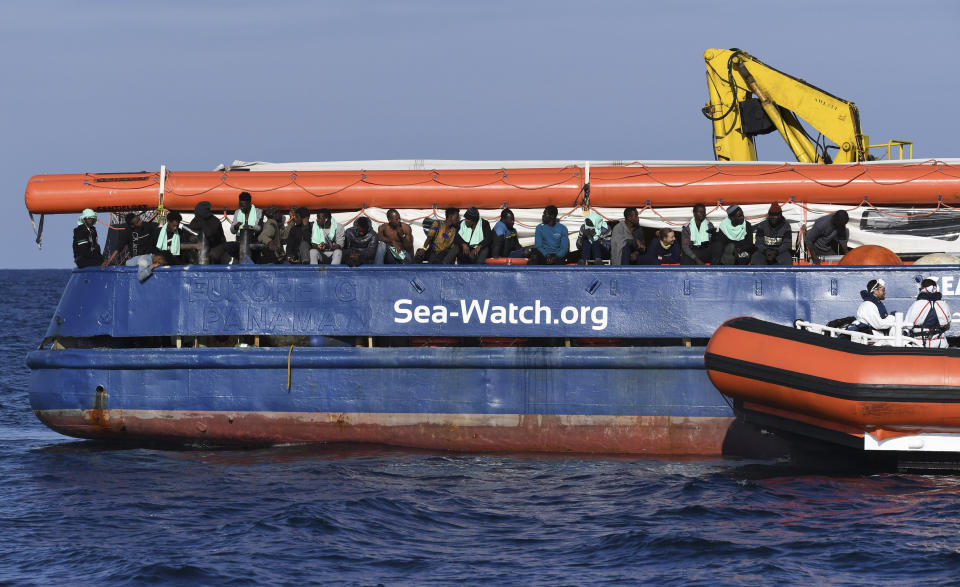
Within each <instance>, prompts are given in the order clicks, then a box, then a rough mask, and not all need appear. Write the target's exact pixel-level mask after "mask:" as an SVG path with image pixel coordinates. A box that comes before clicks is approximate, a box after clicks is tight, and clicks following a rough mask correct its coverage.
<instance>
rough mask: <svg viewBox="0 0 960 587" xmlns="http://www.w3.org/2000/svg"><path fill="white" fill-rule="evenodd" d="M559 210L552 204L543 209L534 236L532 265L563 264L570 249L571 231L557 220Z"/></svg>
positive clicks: (531, 256)
mask: <svg viewBox="0 0 960 587" xmlns="http://www.w3.org/2000/svg"><path fill="white" fill-rule="evenodd" d="M558 214H559V210H557V207H556V206H553V205H550V206H547V207H546V208H544V209H543V217H542V218H541V219H540V220H541V223H540V224H539V225H537V231H536V233H534V238H533V246H534V248H533V252H532V253H531V255H530V263H531V264H532V265H562V264H563V262H564V258H565V257H566V256H567V253H568V252H569V251H570V233H569V231H568V230H567V227H566V226H564V225H563V224H561V223H559V222H557V215H558Z"/></svg>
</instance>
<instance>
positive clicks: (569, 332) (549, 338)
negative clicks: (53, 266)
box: [28, 266, 957, 455]
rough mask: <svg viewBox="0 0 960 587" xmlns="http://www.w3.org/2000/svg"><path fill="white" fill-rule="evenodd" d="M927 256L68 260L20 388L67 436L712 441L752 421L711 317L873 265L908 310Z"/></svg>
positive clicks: (607, 443) (860, 278)
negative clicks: (626, 260) (870, 261)
mask: <svg viewBox="0 0 960 587" xmlns="http://www.w3.org/2000/svg"><path fill="white" fill-rule="evenodd" d="M923 269H928V270H929V273H924V272H923V271H921V268H918V267H896V268H893V267H885V268H882V271H879V272H878V270H877V268H863V267H860V268H739V267H738V268H694V269H690V268H685V267H656V268H654V267H642V268H618V267H599V268H598V267H563V268H545V267H524V268H510V267H503V268H489V267H361V268H356V269H351V268H346V267H333V268H330V267H327V268H324V267H319V268H317V267H279V268H278V267H265V266H259V267H258V266H202V267H174V268H162V269H159V270H157V272H156V273H155V275H154V276H153V277H152V278H151V279H150V280H148V281H147V282H145V283H143V284H140V283H138V282H137V280H136V275H135V272H134V271H132V270H130V269H126V268H112V269H108V270H106V271H99V270H97V269H85V270H77V271H75V272H74V274H73V276H72V278H71V281H70V282H69V284H68V286H67V288H66V291H65V293H64V297H63V299H62V300H61V303H60V305H59V307H58V309H57V312H56V314H55V316H54V319H53V321H52V322H51V325H50V328H49V329H48V332H47V336H46V339H45V340H44V342H43V345H42V346H41V349H40V350H37V351H34V352H32V353H30V355H29V357H28V365H29V367H30V369H31V380H30V398H31V403H32V407H33V409H34V411H35V413H36V414H37V416H38V417H39V418H40V419H41V420H42V421H43V422H45V423H46V424H47V425H48V426H50V427H51V428H53V429H54V430H57V431H59V432H61V433H64V434H68V435H72V436H77V437H80V438H103V439H118V440H130V441H159V442H176V443H203V444H218V445H219V444H241V445H256V444H272V443H289V442H372V443H382V444H392V445H399V446H409V447H421V448H430V449H448V450H464V451H545V452H593V453H619V454H660V455H678V454H689V455H719V454H723V453H730V452H736V451H733V450H731V447H733V446H734V445H735V444H742V443H744V442H746V444H750V443H751V442H752V441H751V440H750V439H749V438H747V439H746V440H744V439H743V438H740V437H739V436H738V437H737V438H734V436H735V435H739V434H740V432H741V431H739V430H738V429H737V427H736V426H734V414H733V412H732V410H731V409H730V407H729V406H728V405H727V404H726V403H725V402H724V400H723V398H722V397H721V395H720V394H719V392H717V391H716V389H715V388H714V387H713V386H712V384H711V383H710V381H709V379H708V378H707V375H706V371H705V369H704V363H703V351H704V348H703V346H702V345H703V344H704V343H705V340H706V339H707V338H708V337H709V336H710V335H711V334H712V333H713V331H714V330H715V329H716V328H717V327H718V326H719V325H720V324H721V323H722V322H724V321H725V320H727V319H728V318H731V317H734V316H738V315H753V316H757V317H759V318H762V319H765V320H770V321H774V322H780V323H791V322H792V321H793V320H794V319H795V318H802V319H806V320H813V321H827V320H830V319H832V318H836V317H840V316H845V315H850V314H852V313H853V312H854V310H855V308H856V305H857V303H858V302H859V295H857V292H858V291H859V289H861V288H862V287H863V284H865V283H866V281H867V280H868V279H870V278H873V277H875V276H877V275H882V276H883V277H884V278H885V279H886V280H887V282H888V284H889V287H888V290H889V292H890V299H888V304H887V305H888V307H889V308H891V309H905V308H906V305H907V304H908V303H909V301H910V299H912V297H913V294H914V293H915V291H916V287H915V285H914V284H915V277H916V275H917V274H920V273H923V274H924V276H940V278H941V279H950V280H952V279H954V274H955V273H956V272H957V268H956V267H930V268H923ZM901 306H902V308H901ZM430 337H434V338H433V340H432V342H431V341H430ZM438 337H442V338H438ZM440 342H442V343H444V344H456V345H457V346H454V347H452V348H431V347H425V346H419V345H424V344H437V343H440ZM488 344H508V345H518V346H484V345H488ZM338 345H342V346H338ZM357 345H363V346H357ZM371 345H372V346H371ZM598 345H602V346H598Z"/></svg>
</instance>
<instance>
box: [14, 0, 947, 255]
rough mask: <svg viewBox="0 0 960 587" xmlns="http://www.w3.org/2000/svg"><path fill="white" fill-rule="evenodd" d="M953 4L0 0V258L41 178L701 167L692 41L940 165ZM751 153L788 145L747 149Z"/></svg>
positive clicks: (63, 246)
mask: <svg viewBox="0 0 960 587" xmlns="http://www.w3.org/2000/svg"><path fill="white" fill-rule="evenodd" d="M958 24H960V3H955V2H947V1H943V2H931V1H915V2H893V1H887V0H881V1H871V2H825V1H819V0H814V1H811V2H805V3H802V4H800V3H786V2H769V1H765V2H762V1H751V0H741V1H740V2H737V3H735V4H729V5H727V7H725V8H724V5H723V4H722V3H716V2H700V1H674V2H659V3H653V2H649V3H648V2H565V1H552V2H522V1H513V2H507V1H486V2H475V3H467V2H451V1H447V2H444V1H405V2H358V1H353V2H308V1H291V2H225V1H221V2H215V1H210V2H193V1H180V0H174V1H167V2H153V3H145V2H121V1H101V2H92V1H91V2H67V1H61V2H46V1H38V0H33V1H20V0H7V1H5V2H3V3H2V4H0V56H2V57H0V60H2V64H3V67H2V69H0V71H2V72H3V74H4V77H5V79H4V81H3V84H2V85H0V120H2V124H0V133H2V139H0V140H2V142H0V145H2V146H0V148H2V156H0V198H2V202H3V204H4V207H5V209H6V210H7V212H8V213H7V214H6V215H5V217H6V218H7V219H8V226H7V227H6V229H5V230H3V231H0V234H2V237H0V238H2V239H3V241H2V251H3V254H2V257H0V267H4V268H27V267H70V266H72V256H71V253H70V239H69V233H70V231H71V230H72V227H73V226H74V225H75V224H74V223H75V220H74V218H73V217H66V216H55V217H51V218H48V219H47V220H48V222H47V227H46V230H45V235H44V236H45V238H44V247H43V250H42V251H38V250H37V248H36V246H34V245H33V243H32V240H33V233H32V231H31V229H30V225H29V222H28V219H27V214H26V211H25V208H24V205H23V190H24V188H25V186H26V183H27V180H28V178H29V177H30V176H32V175H35V174H39V173H76V172H84V171H138V170H142V169H148V170H155V169H158V168H159V167H160V165H161V164H166V165H167V166H168V167H169V168H171V169H172V170H207V169H212V168H213V167H215V166H216V165H217V164H218V163H223V162H230V161H233V160H234V159H243V160H266V161H306V160H351V159H394V158H398V159H405V158H435V159H483V160H487V159H594V160H602V159H626V160H633V159H710V158H712V146H711V141H710V125H709V123H708V121H707V120H706V119H704V118H703V116H702V115H701V114H700V108H701V107H702V106H703V104H704V102H705V101H706V98H707V93H706V84H705V78H704V67H703V57H702V55H703V51H704V50H705V49H707V48H709V47H718V48H730V47H739V48H741V49H744V50H746V51H748V52H750V53H752V54H753V55H755V56H756V57H758V58H760V59H762V60H764V61H765V62H767V63H769V64H770V65H773V66H774V67H777V68H778V69H781V70H783V71H786V72H788V73H790V74H793V75H795V76H798V77H802V78H804V79H806V80H808V81H810V82H811V83H813V84H815V85H817V86H819V87H821V88H824V89H826V90H828V91H830V92H831V93H833V94H835V95H838V96H841V97H843V98H845V99H848V100H853V101H855V102H856V103H857V105H858V107H859V108H860V114H861V122H862V124H863V128H864V132H865V133H867V134H869V135H870V136H871V138H872V140H873V141H874V142H883V141H886V140H888V139H890V138H899V139H909V140H913V141H915V142H916V147H915V156H917V157H957V156H960V147H958V146H957V145H956V144H955V143H954V142H951V139H953V138H954V136H953V135H954V134H955V131H956V129H957V128H958V126H960V125H958V124H957V118H958V115H957V114H956V112H957V110H956V105H955V103H956V100H957V98H958V96H960V76H958V75H957V72H956V66H955V59H956V56H957V55H960V35H957V33H956V29H957V26H958ZM759 152H760V156H761V158H764V159H784V158H787V157H788V153H787V151H786V150H785V148H783V147H782V146H781V145H780V142H779V139H778V138H777V137H776V136H775V135H771V136H768V137H762V138H761V142H760V144H759Z"/></svg>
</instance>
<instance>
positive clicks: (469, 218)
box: [456, 208, 493, 265]
mask: <svg viewBox="0 0 960 587" xmlns="http://www.w3.org/2000/svg"><path fill="white" fill-rule="evenodd" d="M492 241H493V231H492V230H491V229H490V223H489V222H487V221H486V219H484V218H480V211H479V210H477V209H476V208H469V209H468V210H467V211H466V212H464V213H463V221H462V222H460V228H459V229H458V230H457V238H456V242H457V246H458V248H459V249H460V252H459V254H458V255H457V263H459V264H461V265H476V264H478V263H483V262H484V261H486V260H487V257H489V256H490V243H491V242H492Z"/></svg>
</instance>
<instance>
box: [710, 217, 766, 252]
mask: <svg viewBox="0 0 960 587" xmlns="http://www.w3.org/2000/svg"><path fill="white" fill-rule="evenodd" d="M710 247H711V250H710V253H711V255H710V263H711V264H712V265H748V264H749V263H750V255H751V254H753V251H754V249H755V248H756V247H755V246H754V244H753V226H751V225H750V223H749V222H747V221H746V219H745V218H744V216H743V209H742V208H740V206H738V205H736V204H734V205H732V206H730V207H729V208H727V217H726V218H724V219H723V222H721V223H720V229H719V230H717V232H716V238H714V239H713V242H712V243H711V244H710Z"/></svg>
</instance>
